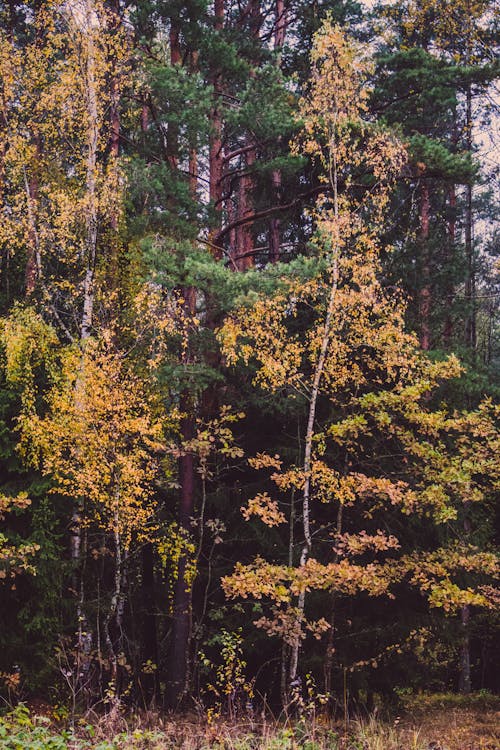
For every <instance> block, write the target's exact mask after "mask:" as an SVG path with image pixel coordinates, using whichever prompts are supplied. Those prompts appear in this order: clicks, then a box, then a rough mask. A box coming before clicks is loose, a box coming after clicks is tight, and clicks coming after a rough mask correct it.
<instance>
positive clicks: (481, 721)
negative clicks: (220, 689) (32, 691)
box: [0, 695, 500, 750]
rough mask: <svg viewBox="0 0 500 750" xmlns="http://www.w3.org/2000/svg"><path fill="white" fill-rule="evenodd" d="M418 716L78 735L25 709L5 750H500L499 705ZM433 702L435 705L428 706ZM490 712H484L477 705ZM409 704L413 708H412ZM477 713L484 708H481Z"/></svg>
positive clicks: (91, 727)
mask: <svg viewBox="0 0 500 750" xmlns="http://www.w3.org/2000/svg"><path fill="white" fill-rule="evenodd" d="M413 699H414V700H413V708H415V707H416V706H417V707H425V706H426V705H427V708H430V707H431V706H432V708H433V709H434V708H435V709H436V710H437V709H438V708H439V707H440V706H441V705H442V704H446V703H447V705H448V706H451V708H448V709H446V710H444V711H442V712H441V713H436V712H434V711H431V713H430V715H431V716H432V719H429V720H428V722H427V723H426V721H425V720H422V722H421V723H420V724H418V723H415V722H412V721H410V720H408V719H405V717H404V716H403V717H396V718H395V719H393V720H392V721H382V720H380V719H379V718H377V717H375V716H371V717H368V718H366V719H357V720H352V721H351V722H349V724H348V725H345V724H343V723H339V724H335V723H334V722H327V721H326V720H322V719H321V718H317V717H314V718H311V717H309V718H308V717H303V718H301V719H299V720H295V721H293V722H292V721H286V722H283V723H281V724H280V723H278V722H276V721H266V720H263V722H262V723H256V722H248V721H247V722H245V723H243V722H236V721H232V722H229V721H227V722H225V721H223V720H222V719H221V720H219V721H217V722H207V721H201V720H200V719H199V718H196V717H193V716H185V717H166V716H164V715H161V714H156V713H153V712H147V713H145V714H144V715H143V716H142V717H141V718H140V719H137V717H136V718H135V719H133V718H132V717H128V718H127V717H126V716H124V715H122V714H121V713H120V712H119V711H115V712H111V713H110V714H106V715H105V716H102V717H94V721H93V722H92V723H90V722H87V720H86V719H85V718H82V719H80V720H79V721H78V722H77V723H76V726H75V727H74V728H73V729H70V728H62V727H60V726H57V722H56V721H55V719H54V717H53V716H47V715H37V714H36V713H34V712H30V710H29V708H28V707H27V706H25V705H23V704H20V705H18V706H17V707H16V708H14V709H11V710H10V711H8V712H7V713H6V714H5V715H4V716H3V717H0V750H209V749H210V750H431V749H432V750H499V749H500V737H499V735H498V734H496V728H495V727H496V726H498V722H497V721H496V719H497V718H498V711H497V712H495V710H494V709H495V708H498V699H495V698H494V697H493V696H490V697H487V696H484V695H483V696H482V700H481V701H480V700H479V698H478V697H472V699H471V700H469V702H468V703H467V705H466V704H465V701H464V700H463V699H461V700H457V701H455V703H454V702H453V700H452V699H451V698H449V696H448V698H446V697H445V696H444V695H441V696H440V697H439V698H437V697H435V700H432V699H431V698H430V697H429V696H427V697H426V696H420V697H419V700H417V701H416V700H415V699H416V696H413ZM426 699H427V704H426V703H425V700H426ZM485 701H486V703H487V704H488V708H487V709H482V712H480V713H478V711H479V709H478V708H477V705H478V704H479V705H481V706H483V707H484V705H485ZM495 701H496V703H495ZM408 702H409V700H408ZM474 706H476V707H474Z"/></svg>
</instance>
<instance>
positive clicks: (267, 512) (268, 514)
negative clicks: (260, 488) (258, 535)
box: [241, 492, 286, 526]
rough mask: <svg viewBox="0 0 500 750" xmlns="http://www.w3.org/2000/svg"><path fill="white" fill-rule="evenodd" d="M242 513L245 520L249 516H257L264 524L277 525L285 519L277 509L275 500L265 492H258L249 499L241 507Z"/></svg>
mask: <svg viewBox="0 0 500 750" xmlns="http://www.w3.org/2000/svg"><path fill="white" fill-rule="evenodd" d="M241 512H242V514H243V517H244V519H245V520H246V521H248V520H249V519H250V517H251V516H258V517H259V518H260V519H261V521H263V522H264V523H265V524H266V526H278V525H279V524H280V523H285V521H286V519H285V516H284V515H283V513H282V512H281V511H280V510H279V506H278V503H277V502H276V500H272V499H271V498H270V497H269V495H268V494H267V492H259V494H258V495H256V496H255V497H254V498H252V500H249V501H248V503H247V506H246V507H245V508H242V511H241Z"/></svg>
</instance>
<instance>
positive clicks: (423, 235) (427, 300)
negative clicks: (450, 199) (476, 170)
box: [419, 179, 431, 351]
mask: <svg viewBox="0 0 500 750" xmlns="http://www.w3.org/2000/svg"><path fill="white" fill-rule="evenodd" d="M429 215H430V198H429V185H428V184H427V182H426V180H425V179H423V180H422V181H421V187H420V252H421V268H422V281H421V283H422V286H421V288H420V292H419V314H420V346H421V347H422V349H424V350H425V351H427V350H428V349H430V346H431V328H430V311H431V290H430V265H429V263H430V252H429V244H428V243H429Z"/></svg>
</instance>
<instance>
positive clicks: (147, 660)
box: [140, 542, 159, 708]
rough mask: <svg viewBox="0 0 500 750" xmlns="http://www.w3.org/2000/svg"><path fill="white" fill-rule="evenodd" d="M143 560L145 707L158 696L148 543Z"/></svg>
mask: <svg viewBox="0 0 500 750" xmlns="http://www.w3.org/2000/svg"><path fill="white" fill-rule="evenodd" d="M141 558H142V582H141V599H142V658H143V662H144V664H146V665H147V669H146V670H144V671H143V672H142V674H141V677H140V681H141V688H142V693H143V699H144V707H145V708H149V707H150V706H151V705H152V704H153V705H154V702H155V699H156V697H157V695H158V687H159V686H158V633H157V629H156V601H155V577H154V557H153V545H152V544H151V542H146V543H145V544H144V545H143V547H142V550H141Z"/></svg>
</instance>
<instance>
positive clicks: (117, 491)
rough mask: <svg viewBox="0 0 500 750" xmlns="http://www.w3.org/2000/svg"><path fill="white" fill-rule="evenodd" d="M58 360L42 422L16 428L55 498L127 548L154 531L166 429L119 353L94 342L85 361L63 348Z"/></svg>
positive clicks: (36, 418) (34, 417)
mask: <svg viewBox="0 0 500 750" xmlns="http://www.w3.org/2000/svg"><path fill="white" fill-rule="evenodd" d="M60 356H61V360H62V367H61V372H60V377H59V379H58V380H57V381H56V382H54V384H53V385H52V387H51V389H50V390H49V392H48V393H47V395H46V413H45V415H44V416H43V417H40V416H37V415H35V414H32V415H30V418H29V419H25V420H22V421H21V423H20V428H21V430H22V441H23V445H25V446H27V448H28V449H29V450H30V451H31V452H32V455H33V456H34V458H33V460H36V461H37V462H39V464H40V468H41V470H42V471H43V473H44V474H47V475H50V476H51V477H52V479H53V481H54V491H56V492H58V493H60V494H63V495H66V496H68V497H70V498H73V499H81V500H82V501H85V507H86V513H87V517H88V518H89V519H92V520H94V521H95V522H96V523H97V524H98V525H99V526H101V527H102V528H104V529H106V530H108V531H112V532H116V533H118V534H120V536H121V537H122V540H123V545H124V546H125V548H126V547H128V546H129V544H130V542H131V539H132V536H133V535H135V536H138V538H142V539H145V538H148V537H149V536H150V534H151V531H152V530H153V528H154V526H155V520H154V515H155V509H156V506H155V500H154V481H155V480H156V479H157V478H158V477H159V476H160V475H161V462H160V460H159V457H160V456H161V455H162V453H163V454H165V451H166V445H165V441H164V425H163V424H162V420H161V419H160V418H159V416H157V415H156V409H157V405H156V404H154V403H153V400H152V398H151V396H150V395H149V394H148V393H147V391H146V390H145V388H144V385H143V383H142V382H141V381H140V380H139V378H138V377H137V376H135V375H134V373H133V372H132V371H131V370H129V369H127V367H126V365H125V361H124V359H123V355H122V353H121V352H118V351H113V350H112V349H111V350H110V349H109V348H106V347H105V345H104V344H103V343H99V342H96V341H92V340H91V341H88V342H87V346H86V348H85V351H84V352H83V353H82V352H80V351H79V350H78V349H77V348H76V347H68V348H66V349H65V350H64V351H63V352H61V354H60ZM35 457H36V458H35Z"/></svg>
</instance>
